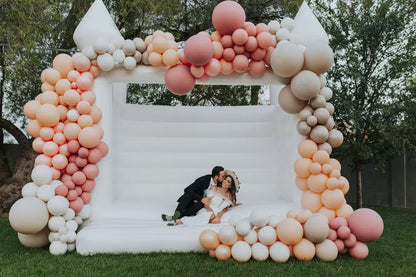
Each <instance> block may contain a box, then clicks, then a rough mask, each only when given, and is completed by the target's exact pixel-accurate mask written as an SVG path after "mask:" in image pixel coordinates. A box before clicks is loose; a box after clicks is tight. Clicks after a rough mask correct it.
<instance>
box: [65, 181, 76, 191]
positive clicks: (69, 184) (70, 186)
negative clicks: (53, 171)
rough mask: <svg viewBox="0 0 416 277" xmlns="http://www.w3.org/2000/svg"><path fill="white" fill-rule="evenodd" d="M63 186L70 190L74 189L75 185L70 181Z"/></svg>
mask: <svg viewBox="0 0 416 277" xmlns="http://www.w3.org/2000/svg"><path fill="white" fill-rule="evenodd" d="M64 185H65V186H66V187H67V188H68V189H70V190H71V189H75V183H74V182H72V180H68V181H65V182H64Z"/></svg>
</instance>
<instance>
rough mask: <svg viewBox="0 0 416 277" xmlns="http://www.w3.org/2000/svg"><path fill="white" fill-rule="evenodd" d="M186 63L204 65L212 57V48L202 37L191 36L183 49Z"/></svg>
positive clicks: (206, 38) (206, 39)
mask: <svg viewBox="0 0 416 277" xmlns="http://www.w3.org/2000/svg"><path fill="white" fill-rule="evenodd" d="M183 52H184V55H185V58H186V60H187V61H189V62H190V63H191V64H194V65H205V64H207V63H208V62H209V61H210V60H211V58H212V57H213V56H214V46H213V44H212V42H211V40H210V39H209V38H208V37H206V36H204V35H194V36H191V37H190V38H189V39H188V40H187V41H186V42H185V45H184V47H183Z"/></svg>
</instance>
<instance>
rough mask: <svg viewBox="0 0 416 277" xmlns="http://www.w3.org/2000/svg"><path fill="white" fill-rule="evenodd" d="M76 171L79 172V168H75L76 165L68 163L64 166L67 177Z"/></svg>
mask: <svg viewBox="0 0 416 277" xmlns="http://www.w3.org/2000/svg"><path fill="white" fill-rule="evenodd" d="M78 170H79V168H78V167H77V165H76V164H75V163H72V162H70V163H69V164H68V165H67V166H66V173H68V174H69V175H73V174H74V173H75V172H77V171H78Z"/></svg>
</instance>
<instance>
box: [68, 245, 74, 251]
mask: <svg viewBox="0 0 416 277" xmlns="http://www.w3.org/2000/svg"><path fill="white" fill-rule="evenodd" d="M74 250H75V243H68V252H72V251H74Z"/></svg>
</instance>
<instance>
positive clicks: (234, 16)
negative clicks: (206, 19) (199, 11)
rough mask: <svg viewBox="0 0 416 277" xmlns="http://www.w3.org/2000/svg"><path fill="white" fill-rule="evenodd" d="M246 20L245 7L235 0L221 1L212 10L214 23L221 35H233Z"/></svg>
mask: <svg viewBox="0 0 416 277" xmlns="http://www.w3.org/2000/svg"><path fill="white" fill-rule="evenodd" d="M245 21H246V14H245V12H244V9H243V7H241V6H240V4H238V3H237V2H234V1H224V2H221V3H219V4H218V5H217V6H216V7H215V9H214V11H213V12H212V25H214V27H215V29H217V31H218V32H219V33H220V34H221V35H231V34H232V33H233V32H234V31H235V30H237V29H242V28H243V26H244V22H245Z"/></svg>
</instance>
